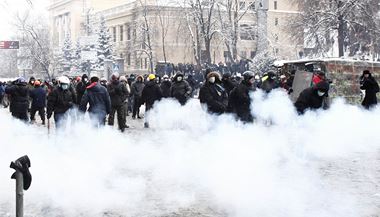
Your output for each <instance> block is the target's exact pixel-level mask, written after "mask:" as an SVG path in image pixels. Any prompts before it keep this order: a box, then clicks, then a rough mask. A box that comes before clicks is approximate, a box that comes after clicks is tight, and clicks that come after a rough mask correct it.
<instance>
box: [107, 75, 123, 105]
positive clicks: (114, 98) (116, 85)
mask: <svg viewBox="0 0 380 217" xmlns="http://www.w3.org/2000/svg"><path fill="white" fill-rule="evenodd" d="M107 90H108V93H109V95H110V98H111V105H112V106H113V107H118V106H121V105H123V103H124V102H125V101H126V100H127V98H128V89H127V87H126V86H125V84H123V83H122V82H120V81H119V80H116V81H112V82H111V83H109V84H108V85H107Z"/></svg>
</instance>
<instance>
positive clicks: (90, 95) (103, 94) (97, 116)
mask: <svg viewBox="0 0 380 217" xmlns="http://www.w3.org/2000/svg"><path fill="white" fill-rule="evenodd" d="M90 81H91V84H90V85H89V86H87V88H86V91H85V93H84V95H83V97H82V100H81V102H80V105H79V110H80V111H82V112H86V110H87V104H89V105H90V107H89V108H88V112H89V113H90V118H91V119H92V120H93V121H94V126H96V127H99V126H104V125H105V122H106V116H107V115H108V114H109V113H110V112H111V99H110V96H109V94H108V92H107V89H106V88H105V87H103V86H102V85H100V84H99V77H98V76H97V75H95V74H94V75H92V76H91V80H90Z"/></svg>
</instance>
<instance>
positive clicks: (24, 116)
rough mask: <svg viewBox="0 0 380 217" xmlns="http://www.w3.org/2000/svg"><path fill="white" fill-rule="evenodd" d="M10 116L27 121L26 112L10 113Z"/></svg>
mask: <svg viewBox="0 0 380 217" xmlns="http://www.w3.org/2000/svg"><path fill="white" fill-rule="evenodd" d="M12 116H13V117H15V118H17V119H20V120H23V121H28V120H29V118H28V111H27V110H26V111H25V112H12Z"/></svg>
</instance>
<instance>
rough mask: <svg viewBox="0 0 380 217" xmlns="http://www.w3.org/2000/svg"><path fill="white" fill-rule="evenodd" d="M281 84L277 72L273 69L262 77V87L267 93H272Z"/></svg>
mask: <svg viewBox="0 0 380 217" xmlns="http://www.w3.org/2000/svg"><path fill="white" fill-rule="evenodd" d="M279 87H280V84H279V82H278V81H277V79H276V74H275V73H274V72H272V71H270V72H268V73H267V74H266V75H264V76H263V78H262V83H261V85H260V88H261V89H262V90H263V91H265V92H266V93H270V92H271V91H272V90H273V89H276V88H279Z"/></svg>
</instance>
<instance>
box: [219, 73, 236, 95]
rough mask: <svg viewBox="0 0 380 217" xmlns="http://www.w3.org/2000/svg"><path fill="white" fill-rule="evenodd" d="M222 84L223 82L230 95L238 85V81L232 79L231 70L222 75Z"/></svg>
mask: <svg viewBox="0 0 380 217" xmlns="http://www.w3.org/2000/svg"><path fill="white" fill-rule="evenodd" d="M222 84H223V87H224V89H226V91H227V93H228V95H229V94H230V93H231V91H232V90H233V89H234V88H235V87H237V86H238V83H237V82H235V81H233V80H232V79H231V73H230V72H226V73H224V74H223V77H222Z"/></svg>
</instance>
